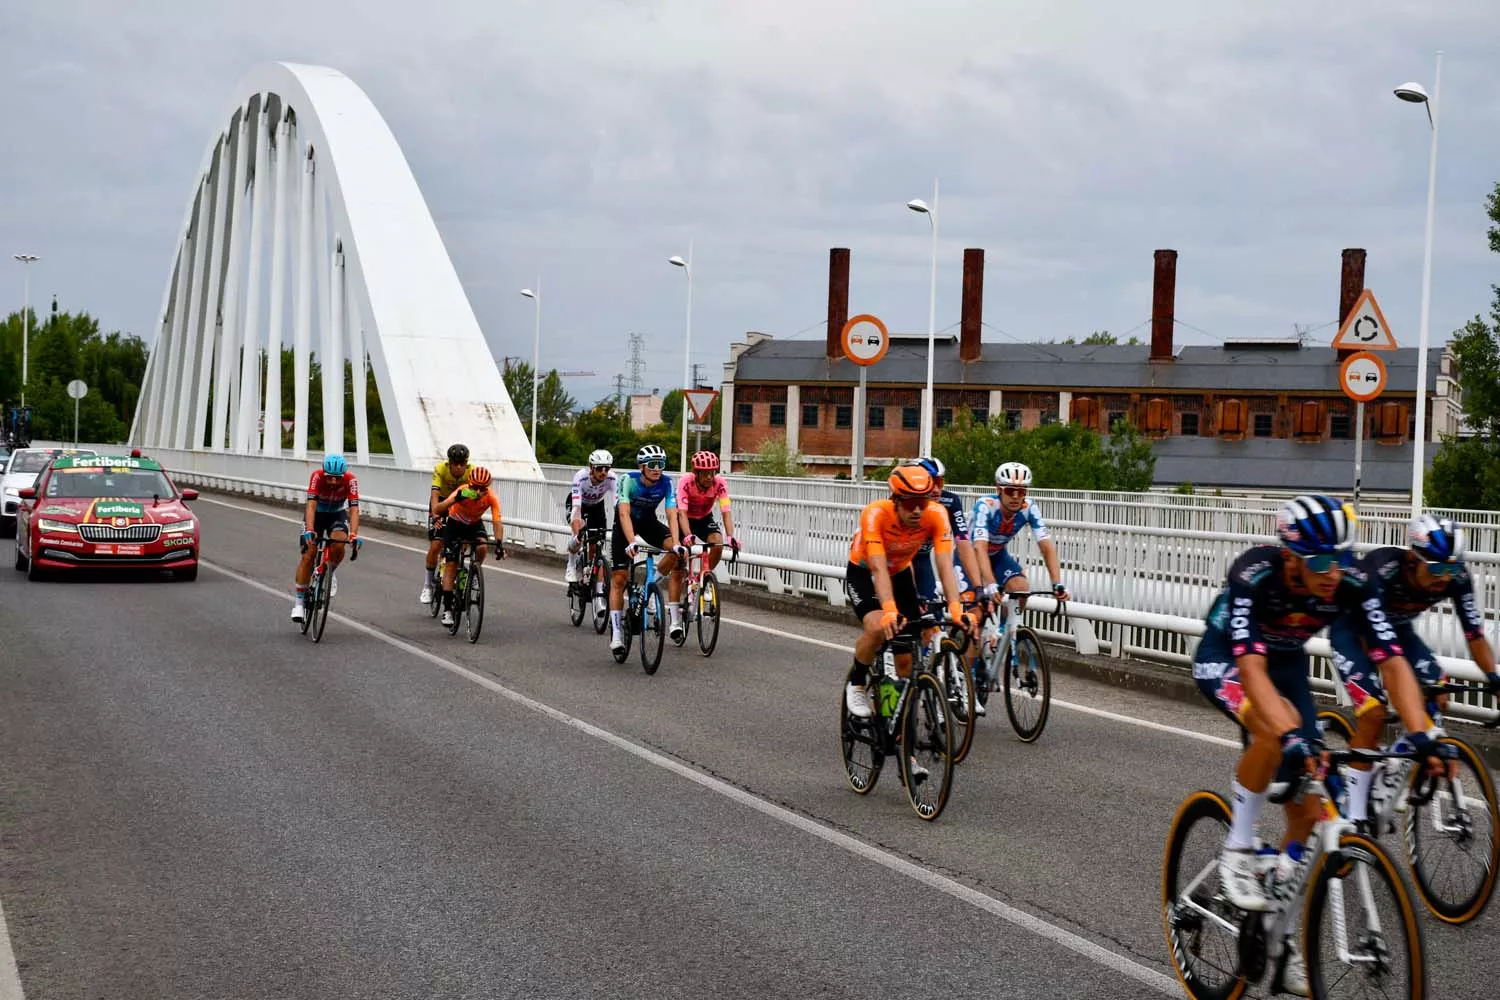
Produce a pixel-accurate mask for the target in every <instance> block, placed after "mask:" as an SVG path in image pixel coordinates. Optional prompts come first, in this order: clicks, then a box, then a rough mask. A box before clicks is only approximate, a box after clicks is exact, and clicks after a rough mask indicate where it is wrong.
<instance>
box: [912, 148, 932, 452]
mask: <svg viewBox="0 0 1500 1000" xmlns="http://www.w3.org/2000/svg"><path fill="white" fill-rule="evenodd" d="M906 207H907V208H909V209H911V210H912V211H913V212H921V213H922V214H923V215H925V216H927V221H928V222H930V223H932V278H931V284H930V287H929V289H928V294H927V394H926V397H925V398H924V399H923V400H922V404H923V405H922V444H921V447H920V449H919V453H920V454H922V455H931V454H932V425H933V422H934V420H935V419H936V416H937V397H936V396H934V395H933V392H932V352H933V346H934V344H935V343H936V339H937V250H938V216H937V212H938V182H937V178H936V177H934V178H933V179H932V205H931V206H929V205H928V204H927V203H926V202H925V201H923V200H922V199H921V198H913V199H912V200H911V201H909V202H907V203H906Z"/></svg>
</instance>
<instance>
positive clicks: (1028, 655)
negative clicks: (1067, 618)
mask: <svg viewBox="0 0 1500 1000" xmlns="http://www.w3.org/2000/svg"><path fill="white" fill-rule="evenodd" d="M1003 683H1004V685H1005V714H1006V715H1008V716H1010V725H1011V728H1012V729H1014V730H1015V731H1016V735H1017V736H1019V737H1020V738H1021V742H1022V743H1034V742H1036V740H1037V738H1038V737H1039V736H1041V735H1042V730H1043V729H1045V728H1046V726H1047V713H1048V712H1049V711H1050V710H1051V707H1052V668H1051V666H1050V665H1049V664H1048V663H1047V654H1046V653H1045V652H1044V651H1043V650H1042V642H1041V640H1040V639H1038V638H1037V636H1036V633H1035V632H1033V631H1032V630H1031V629H1029V628H1026V627H1025V626H1021V627H1020V628H1017V629H1016V636H1015V650H1014V655H1012V656H1010V657H1008V658H1007V659H1006V661H1005V678H1004V681H1003Z"/></svg>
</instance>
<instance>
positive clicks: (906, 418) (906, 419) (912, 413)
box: [901, 406, 922, 431]
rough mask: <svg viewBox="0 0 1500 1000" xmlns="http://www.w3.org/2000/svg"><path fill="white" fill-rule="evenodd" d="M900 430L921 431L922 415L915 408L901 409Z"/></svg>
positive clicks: (905, 407)
mask: <svg viewBox="0 0 1500 1000" xmlns="http://www.w3.org/2000/svg"><path fill="white" fill-rule="evenodd" d="M901 429H902V430H903V431H915V430H921V429H922V415H921V414H920V413H918V412H917V408H916V407H915V406H903V407H901Z"/></svg>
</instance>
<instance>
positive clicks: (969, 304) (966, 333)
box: [958, 247, 984, 361]
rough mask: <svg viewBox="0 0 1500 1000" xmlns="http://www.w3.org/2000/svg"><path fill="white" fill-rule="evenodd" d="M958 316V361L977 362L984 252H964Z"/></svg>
mask: <svg viewBox="0 0 1500 1000" xmlns="http://www.w3.org/2000/svg"><path fill="white" fill-rule="evenodd" d="M963 295H964V297H963V302H962V303H961V304H960V306H959V314H958V317H959V318H958V360H960V361H978V360H979V354H980V346H979V328H980V321H981V320H982V319H983V318H984V251H983V250H979V249H976V248H973V247H971V248H969V249H967V250H965V251H964V293H963Z"/></svg>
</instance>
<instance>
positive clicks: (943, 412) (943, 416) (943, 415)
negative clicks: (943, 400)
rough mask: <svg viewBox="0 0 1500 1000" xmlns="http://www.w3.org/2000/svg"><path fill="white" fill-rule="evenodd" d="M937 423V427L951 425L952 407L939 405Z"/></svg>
mask: <svg viewBox="0 0 1500 1000" xmlns="http://www.w3.org/2000/svg"><path fill="white" fill-rule="evenodd" d="M937 425H938V426H939V427H952V426H953V407H951V406H939V407H938V409H937Z"/></svg>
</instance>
